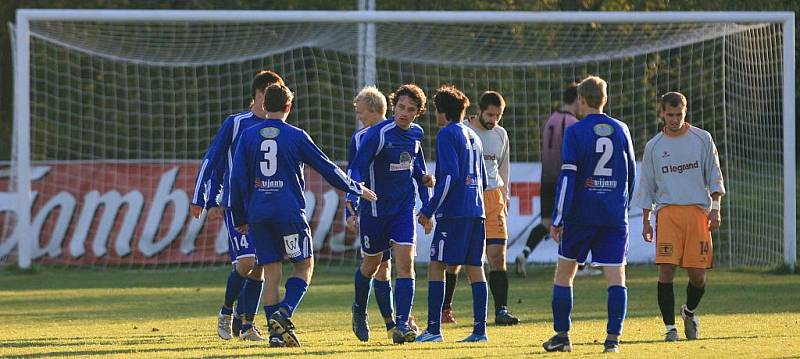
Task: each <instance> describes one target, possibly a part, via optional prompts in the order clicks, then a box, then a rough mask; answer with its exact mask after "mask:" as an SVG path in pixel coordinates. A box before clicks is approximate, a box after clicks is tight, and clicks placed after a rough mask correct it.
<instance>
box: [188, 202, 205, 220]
mask: <svg viewBox="0 0 800 359" xmlns="http://www.w3.org/2000/svg"><path fill="white" fill-rule="evenodd" d="M189 208H191V211H192V217H194V218H197V219H200V216H202V215H203V206H198V205H196V204H194V203H192V204H191V205H190V206H189Z"/></svg>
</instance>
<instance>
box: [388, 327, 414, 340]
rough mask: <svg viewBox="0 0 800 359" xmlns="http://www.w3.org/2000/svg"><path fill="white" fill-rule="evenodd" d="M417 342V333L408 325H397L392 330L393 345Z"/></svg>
mask: <svg viewBox="0 0 800 359" xmlns="http://www.w3.org/2000/svg"><path fill="white" fill-rule="evenodd" d="M415 340H417V332H415V331H413V330H411V328H409V327H408V325H398V326H396V327H394V329H392V342H394V343H395V344H403V343H412V342H414V341H415Z"/></svg>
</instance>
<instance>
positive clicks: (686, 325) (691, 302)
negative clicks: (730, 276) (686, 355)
mask: <svg viewBox="0 0 800 359" xmlns="http://www.w3.org/2000/svg"><path fill="white" fill-rule="evenodd" d="M688 272H689V285H688V286H687V287H686V304H684V305H682V306H681V317H682V318H683V330H684V334H685V335H686V339H697V338H699V337H700V333H699V331H698V330H697V327H698V326H700V321H699V320H698V319H697V315H696V314H695V310H697V306H698V305H699V304H700V299H701V298H702V297H703V294H704V293H705V290H706V270H705V269H699V268H689V269H688Z"/></svg>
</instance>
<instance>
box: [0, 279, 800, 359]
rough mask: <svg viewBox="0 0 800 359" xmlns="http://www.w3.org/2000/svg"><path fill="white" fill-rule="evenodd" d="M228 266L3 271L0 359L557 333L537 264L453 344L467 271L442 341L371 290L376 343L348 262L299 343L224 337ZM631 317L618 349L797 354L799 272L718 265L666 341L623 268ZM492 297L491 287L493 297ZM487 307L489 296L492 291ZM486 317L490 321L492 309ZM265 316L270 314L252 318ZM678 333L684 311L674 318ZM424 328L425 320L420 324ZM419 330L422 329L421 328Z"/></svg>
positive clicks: (306, 314)
mask: <svg viewBox="0 0 800 359" xmlns="http://www.w3.org/2000/svg"><path fill="white" fill-rule="evenodd" d="M417 270H418V277H419V278H420V280H418V281H417V295H416V300H415V307H414V314H416V316H417V317H418V318H419V322H420V324H421V325H422V324H423V323H424V322H425V318H426V315H427V313H426V312H427V309H426V308H427V305H426V303H427V302H426V301H427V294H426V289H427V281H426V280H425V274H424V273H425V268H424V267H420V268H418V269H417ZM226 272H227V268H226V267H217V268H212V269H208V270H194V271H181V270H177V269H168V270H159V271H156V270H152V271H151V270H141V271H130V270H107V271H93V270H75V271H67V270H61V269H40V270H39V271H38V272H37V273H34V274H23V273H15V272H11V271H3V272H0V318H2V319H3V324H2V325H0V328H1V329H0V357H21V358H40V357H41V358H44V357H124V358H165V357H191V358H197V357H212V358H224V357H240V356H255V355H260V356H278V355H289V354H291V355H293V356H296V355H302V356H342V357H345V356H347V357H373V358H375V357H381V358H382V357H420V358H421V357H426V358H427V357H443V358H462V357H505V358H515V357H520V356H541V355H558V354H548V353H545V352H544V351H543V350H542V348H541V342H542V341H544V340H546V339H547V338H548V337H549V336H550V335H551V330H552V329H551V326H552V321H551V314H550V291H551V278H552V268H550V267H534V268H532V270H531V272H530V273H529V276H528V278H527V279H518V278H512V280H511V295H510V301H511V303H512V306H511V309H512V311H513V312H514V313H515V314H517V315H519V316H520V317H521V318H522V319H523V321H524V323H523V324H522V325H519V326H516V327H496V326H494V325H490V327H489V329H488V334H489V338H490V341H489V343H480V344H470V345H464V344H461V343H454V341H455V340H458V339H461V338H463V337H465V336H466V335H468V334H469V331H470V329H471V325H470V322H471V316H472V309H471V308H472V305H471V297H470V294H469V286H468V284H467V281H466V280H465V279H464V278H463V275H462V280H461V282H460V283H459V287H458V291H457V292H456V299H455V311H456V316H457V319H459V323H458V324H457V325H445V326H444V327H443V333H444V336H445V341H446V342H445V343H428V344H421V343H411V344H405V345H402V346H398V345H392V344H390V341H389V340H388V339H387V337H386V333H385V331H384V330H383V325H382V324H380V323H379V322H380V316H379V314H378V310H377V306H376V305H375V303H374V299H371V301H372V303H371V305H372V307H371V308H370V313H371V315H372V317H371V318H372V329H373V331H372V338H373V339H372V340H371V341H370V342H369V343H361V342H359V341H357V340H356V339H355V336H354V335H353V334H352V332H351V330H350V313H349V310H350V303H351V301H352V292H353V289H352V287H353V284H352V274H351V273H352V271H351V266H347V265H346V266H342V267H328V266H324V265H323V266H320V267H318V268H317V273H316V277H315V280H314V282H313V283H312V285H311V287H310V290H309V292H308V294H307V295H306V297H305V300H304V301H303V303H302V304H301V306H300V308H299V309H298V312H297V313H296V314H295V323H296V325H297V326H298V335H299V336H300V339H301V341H302V342H303V345H304V346H303V347H302V348H296V349H286V348H281V349H270V348H267V347H266V346H265V345H263V344H256V343H252V342H246V343H245V342H240V341H223V340H221V339H219V338H218V337H217V335H216V327H215V325H216V312H217V310H218V308H219V305H220V304H221V300H222V296H223V289H224V288H223V285H224V281H225V278H226ZM679 273H680V276H681V279H680V280H678V281H676V289H675V292H676V303H682V302H683V300H684V298H685V289H684V288H685V286H686V279H685V272H679ZM628 277H629V278H628V287H629V306H628V319H627V320H626V322H625V329H624V334H623V336H622V344H621V350H622V353H621V355H622V356H630V357H645V356H648V357H653V356H658V357H678V356H686V355H690V356H691V357H729V356H732V355H736V356H737V357H742V358H744V357H780V358H786V357H800V276H799V275H775V274H768V273H756V272H737V271H729V270H714V271H713V272H712V273H711V275H710V280H709V286H708V289H707V291H706V296H705V298H704V299H703V302H702V303H701V306H700V309H699V312H698V313H699V315H700V320H701V322H700V324H701V327H700V330H701V332H700V334H701V339H700V340H696V341H691V342H689V341H683V340H682V341H680V342H678V343H664V342H662V341H661V340H662V335H663V325H662V323H661V320H660V318H659V316H658V307H657V305H656V296H655V289H656V284H655V283H656V271H655V268H654V267H652V266H634V267H630V268H629V271H628ZM490 297H491V295H490ZM490 306H491V299H490ZM605 306H606V291H605V284H604V280H603V279H602V278H598V277H594V278H578V279H576V287H575V310H574V312H573V313H574V314H573V329H572V340H573V345H574V352H573V355H575V354H577V355H581V356H583V355H600V354H599V353H600V351H601V350H602V341H603V339H604V336H605V334H604V333H605V316H606V309H605ZM489 319H490V322H491V320H492V319H493V315H492V313H490V318H489ZM257 323H258V324H263V323H264V319H263V316H259V318H258V319H257ZM678 324H679V328H680V329H681V330H680V332H681V337H683V333H682V326H681V321H680V318H678ZM423 327H424V325H423ZM423 329H424V328H423Z"/></svg>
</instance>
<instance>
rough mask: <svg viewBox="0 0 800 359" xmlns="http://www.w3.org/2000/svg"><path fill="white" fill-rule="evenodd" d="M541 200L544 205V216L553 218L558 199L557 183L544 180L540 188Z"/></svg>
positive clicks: (542, 214)
mask: <svg viewBox="0 0 800 359" xmlns="http://www.w3.org/2000/svg"><path fill="white" fill-rule="evenodd" d="M539 192H540V196H539V202H540V203H541V206H542V213H541V216H542V218H553V208H554V207H555V201H556V183H555V182H542V187H541V188H540V191H539Z"/></svg>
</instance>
